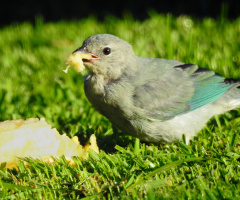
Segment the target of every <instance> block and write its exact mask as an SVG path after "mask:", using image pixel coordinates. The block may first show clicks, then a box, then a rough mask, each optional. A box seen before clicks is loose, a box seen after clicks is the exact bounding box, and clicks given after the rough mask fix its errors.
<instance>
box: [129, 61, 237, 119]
mask: <svg viewBox="0 0 240 200" xmlns="http://www.w3.org/2000/svg"><path fill="white" fill-rule="evenodd" d="M145 63H146V62H145ZM151 64H152V66H153V67H151V66H150V65H149V66H146V67H148V70H147V71H146V73H144V76H145V80H144V82H142V83H141V84H140V85H137V86H136V87H135V90H134V94H133V101H134V105H135V106H136V107H138V108H141V110H142V111H141V112H139V113H143V114H144V115H146V114H147V116H148V117H149V118H150V119H157V120H168V119H171V118H173V117H175V116H177V115H181V114H185V113H187V112H191V111H193V110H196V109H198V108H200V107H202V106H205V105H207V104H210V103H211V102H214V101H216V100H217V99H218V98H220V97H221V96H222V95H224V94H225V93H226V92H227V91H228V90H229V89H230V88H232V87H234V86H236V85H239V82H237V81H231V83H226V81H225V80H226V79H225V78H224V77H222V76H220V75H218V74H215V73H214V72H212V71H210V70H207V69H202V68H198V66H197V65H192V64H182V63H178V62H173V61H172V62H169V61H168V60H164V59H159V60H158V59H155V63H154V62H152V61H151ZM179 64H180V65H179ZM157 65H159V70H155V68H156V66H157ZM163 65H164V66H163ZM149 68H153V69H154V70H153V72H152V74H151V69H149ZM140 70H141V69H140ZM151 75H152V78H150V77H151ZM139 78H140V77H139ZM140 79H141V81H143V79H142V78H140ZM136 82H137V81H135V83H136ZM137 83H138V82H137ZM140 115H141V114H140Z"/></svg>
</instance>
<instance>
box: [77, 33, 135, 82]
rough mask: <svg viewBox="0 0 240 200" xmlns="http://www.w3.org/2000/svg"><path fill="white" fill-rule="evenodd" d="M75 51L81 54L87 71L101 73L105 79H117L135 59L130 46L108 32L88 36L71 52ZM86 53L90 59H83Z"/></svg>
mask: <svg viewBox="0 0 240 200" xmlns="http://www.w3.org/2000/svg"><path fill="white" fill-rule="evenodd" d="M76 52H77V53H81V54H82V55H83V56H82V57H83V59H82V61H83V64H84V66H85V67H86V68H87V69H88V70H89V71H91V72H93V73H94V74H96V75H103V76H104V78H105V79H117V78H118V77H119V76H121V75H122V74H123V72H124V70H125V69H126V68H131V66H133V63H134V62H135V60H136V59H135V57H136V56H135V54H134V52H133V50H132V46H131V45H130V44H129V43H128V42H126V41H124V40H121V39H120V38H118V37H116V36H113V35H110V34H97V35H93V36H90V37H89V38H87V39H86V40H85V41H84V42H83V45H82V46H81V47H80V48H78V49H77V50H75V51H74V52H73V54H74V53H76ZM87 54H90V55H91V59H84V57H87V56H86V55H87ZM84 55H85V56H84Z"/></svg>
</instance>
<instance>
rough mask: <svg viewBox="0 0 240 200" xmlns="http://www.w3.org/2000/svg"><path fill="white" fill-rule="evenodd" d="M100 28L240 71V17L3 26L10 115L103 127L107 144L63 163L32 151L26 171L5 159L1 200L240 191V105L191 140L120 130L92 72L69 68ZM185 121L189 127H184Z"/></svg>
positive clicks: (2, 78)
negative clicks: (86, 76)
mask: <svg viewBox="0 0 240 200" xmlns="http://www.w3.org/2000/svg"><path fill="white" fill-rule="evenodd" d="M96 33H110V34H114V35H117V36H119V37H121V38H122V39H124V40H127V41H128V42H130V43H131V44H132V45H133V49H134V51H135V53H136V54H137V55H139V56H148V57H164V58H168V59H177V60H179V61H182V62H185V63H195V64H198V65H199V66H201V67H204V68H209V69H212V70H214V71H215V72H217V73H220V74H222V75H224V76H226V77H231V78H240V75H239V74H240V68H239V66H240V19H236V20H234V21H228V20H227V19H225V18H221V19H220V20H213V19H210V18H205V19H203V20H196V19H192V18H191V17H188V16H180V17H178V18H175V17H173V16H171V15H167V16H164V15H158V14H156V13H150V17H149V19H146V20H145V21H142V22H140V21H135V20H133V19H132V18H131V16H129V15H126V16H125V17H124V18H123V19H117V18H114V17H110V16H109V17H106V19H105V20H104V21H102V22H99V21H97V20H96V19H95V18H94V17H89V18H87V19H82V20H80V21H61V22H58V23H44V22H43V20H42V19H41V18H38V19H36V23H35V24H34V25H31V24H30V23H27V22H26V23H22V24H14V25H11V26H6V27H3V28H1V29H0V120H1V121H3V120H9V119H19V118H30V117H45V118H46V121H47V122H48V123H49V124H51V125H52V126H53V127H56V128H57V129H58V130H59V131H60V132H61V133H62V134H63V133H66V134H68V135H69V136H74V135H77V136H78V137H79V138H80V141H81V142H82V143H84V142H86V140H87V139H88V137H89V136H90V135H91V134H92V133H95V134H96V136H97V139H98V145H99V147H100V149H101V152H100V154H99V155H97V154H96V153H94V152H90V157H89V159H88V160H83V159H80V158H75V162H76V164H77V166H76V167H73V166H69V165H68V163H67V161H66V160H65V159H64V158H59V159H58V160H57V161H56V164H55V165H48V164H45V163H43V162H41V161H40V160H31V159H30V158H24V160H25V161H28V162H29V165H30V166H29V167H25V166H24V165H23V164H22V163H20V164H19V165H18V167H17V169H13V170H7V169H5V168H4V165H3V164H2V165H1V166H0V199H81V198H83V199H239V198H240V162H239V161H240V138H239V132H240V127H239V122H240V112H239V111H240V110H235V111H231V112H228V113H226V114H224V115H222V116H218V117H215V118H214V119H212V120H211V121H210V122H209V123H208V125H207V127H206V128H204V129H203V130H202V131H201V132H200V133H199V134H198V136H197V137H195V138H194V139H193V141H191V143H190V144H189V145H186V144H185V143H184V137H183V142H176V143H175V144H169V145H164V146H163V145H154V144H147V143H142V142H140V141H139V140H138V139H135V138H131V137H130V136H127V135H124V134H119V135H115V134H113V131H112V128H111V124H110V123H109V121H108V120H107V119H106V118H104V117H102V116H101V115H100V114H99V113H98V112H97V111H95V110H94V108H92V106H91V105H90V103H89V102H88V101H87V99H86V97H85V95H84V92H83V76H82V75H81V74H79V73H76V72H75V71H74V70H73V69H70V70H69V73H68V74H65V73H63V72H62V70H63V69H64V68H65V65H64V61H65V59H66V57H67V56H68V55H69V54H70V53H71V52H72V51H73V50H75V49H76V48H78V47H79V46H81V44H82V41H83V40H84V39H85V38H86V37H88V36H90V35H92V34H96ZM179 128H181V127H179Z"/></svg>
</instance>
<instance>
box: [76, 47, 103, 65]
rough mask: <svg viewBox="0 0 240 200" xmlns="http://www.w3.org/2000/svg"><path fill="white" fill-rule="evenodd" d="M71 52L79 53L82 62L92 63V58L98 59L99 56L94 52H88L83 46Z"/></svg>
mask: <svg viewBox="0 0 240 200" xmlns="http://www.w3.org/2000/svg"><path fill="white" fill-rule="evenodd" d="M73 54H80V56H81V58H82V61H83V62H90V63H92V62H93V61H94V60H99V59H100V58H99V57H98V56H95V55H94V54H92V53H90V52H88V51H87V50H86V49H85V48H84V47H80V48H78V49H76V50H75V51H74V52H73V53H72V55H73Z"/></svg>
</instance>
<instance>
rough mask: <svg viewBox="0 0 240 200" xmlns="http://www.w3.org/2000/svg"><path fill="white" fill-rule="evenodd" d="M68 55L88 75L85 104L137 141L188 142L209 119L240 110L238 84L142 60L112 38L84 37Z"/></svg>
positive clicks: (182, 66)
mask: <svg viewBox="0 0 240 200" xmlns="http://www.w3.org/2000/svg"><path fill="white" fill-rule="evenodd" d="M74 53H81V54H91V59H83V63H84V66H85V67H86V68H87V69H88V70H89V71H90V73H89V75H88V76H87V77H86V78H85V82H84V89H85V93H86V96H87V98H88V100H89V101H90V102H91V103H92V105H93V106H94V107H95V108H96V109H97V110H98V111H99V112H100V113H101V114H102V115H104V116H106V117H107V118H108V119H109V120H110V121H111V122H112V124H113V125H114V126H115V127H117V128H119V129H120V130H122V131H123V132H124V133H127V134H129V135H131V136H134V137H137V138H139V139H140V140H142V141H147V142H154V143H170V142H174V141H175V140H176V139H178V140H181V139H182V134H185V136H186V141H187V142H188V141H189V140H190V139H191V138H192V137H193V136H195V135H196V134H197V133H198V132H199V131H200V130H201V129H202V128H203V127H204V126H205V125H206V123H207V121H208V120H209V119H210V118H211V117H213V116H214V115H219V114H221V113H224V112H226V111H228V110H231V109H235V108H237V107H240V90H239V88H240V82H239V81H238V80H236V79H226V78H224V77H222V76H220V75H218V74H216V73H214V72H213V71H210V70H207V69H203V68H199V67H198V66H197V65H193V64H184V63H182V62H179V61H176V60H167V59H161V58H144V57H138V56H136V55H135V54H134V52H133V50H132V46H131V45H130V44H129V43H128V42H126V41H124V40H122V39H120V38H118V37H116V36H113V35H109V34H97V35H93V36H91V37H89V38H87V39H86V40H85V41H84V42H83V45H82V47H80V48H78V49H77V50H76V51H74V52H73V54H74Z"/></svg>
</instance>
